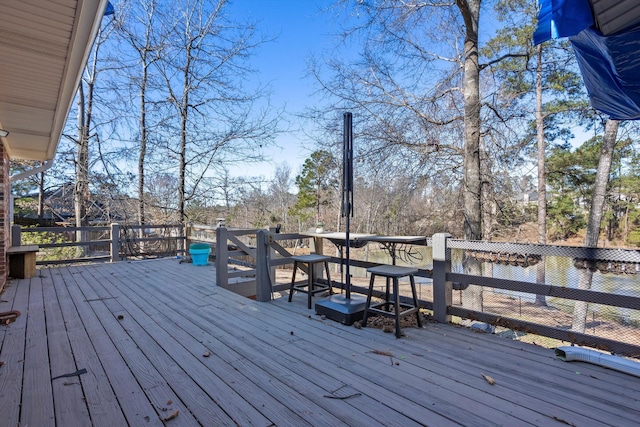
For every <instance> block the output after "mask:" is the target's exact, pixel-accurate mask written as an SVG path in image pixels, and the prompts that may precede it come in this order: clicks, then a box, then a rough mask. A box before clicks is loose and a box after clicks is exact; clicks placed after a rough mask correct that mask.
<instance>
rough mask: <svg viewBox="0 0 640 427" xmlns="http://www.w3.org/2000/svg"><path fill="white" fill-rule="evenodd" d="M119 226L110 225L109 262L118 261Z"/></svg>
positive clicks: (115, 224) (115, 223)
mask: <svg viewBox="0 0 640 427" xmlns="http://www.w3.org/2000/svg"><path fill="white" fill-rule="evenodd" d="M120 260H121V258H120V224H118V223H117V222H114V223H112V224H111V262H118V261H120Z"/></svg>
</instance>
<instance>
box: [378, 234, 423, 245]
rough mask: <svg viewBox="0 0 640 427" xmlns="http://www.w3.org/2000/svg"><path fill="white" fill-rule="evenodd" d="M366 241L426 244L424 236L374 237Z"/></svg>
mask: <svg viewBox="0 0 640 427" xmlns="http://www.w3.org/2000/svg"><path fill="white" fill-rule="evenodd" d="M367 240H368V241H369V242H379V243H415V244H426V243H427V238H426V237H425V236H374V237H373V238H371V239H367Z"/></svg>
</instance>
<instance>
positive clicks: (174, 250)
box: [11, 223, 185, 265]
mask: <svg viewBox="0 0 640 427" xmlns="http://www.w3.org/2000/svg"><path fill="white" fill-rule="evenodd" d="M11 242H12V245H13V246H20V245H23V244H37V245H38V246H39V248H40V252H39V253H38V259H37V261H36V263H37V264H38V265H55V264H69V263H82V262H99V261H111V262H116V261H120V260H122V259H131V258H139V257H157V256H167V255H174V256H175V255H177V254H178V253H183V252H184V251H185V246H184V245H185V235H184V227H183V226H182V225H143V226H141V225H120V224H117V223H114V224H111V225H109V226H87V227H26V228H21V227H20V226H19V225H14V226H12V228H11Z"/></svg>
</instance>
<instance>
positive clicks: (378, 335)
mask: <svg viewBox="0 0 640 427" xmlns="http://www.w3.org/2000/svg"><path fill="white" fill-rule="evenodd" d="M38 273H39V274H38V276H36V277H35V278H33V279H25V280H14V281H12V282H11V283H9V284H8V286H7V289H6V290H5V291H4V293H3V294H2V295H1V296H0V311H7V310H19V311H20V312H21V313H22V314H21V316H19V317H18V319H17V321H16V322H14V323H11V324H9V325H7V326H0V338H1V339H2V341H1V348H0V362H4V363H3V364H0V414H2V418H3V421H2V425H6V426H17V425H21V426H26V425H28V426H45V425H57V426H85V425H87V426H88V425H96V426H98V425H109V426H121V425H131V426H146V425H173V426H182V425H204V426H222V425H242V426H246V425H261V426H271V425H277V426H302V425H312V426H324V425H326V426H338V425H350V426H363V425H367V426H373V425H385V426H394V425H397V426H411V425H432V426H447V425H468V426H488V425H508V426H515V425H558V426H563V425H564V426H566V425H575V426H590V425H612V426H626V425H629V426H631V425H637V420H638V419H640V381H638V379H637V378H635V377H632V376H629V375H626V374H622V373H619V372H615V371H611V370H608V369H605V368H601V367H598V366H592V365H588V364H584V363H577V362H572V363H566V362H562V361H560V360H558V359H557V358H555V356H554V353H553V351H552V350H549V349H545V348H541V347H537V346H535V345H530V344H525V343H520V342H518V341H512V340H507V339H504V338H500V337H498V336H495V335H485V334H480V333H474V332H472V331H470V330H467V329H464V328H459V327H455V326H451V325H445V324H434V323H431V324H427V325H426V327H425V328H422V329H415V328H406V329H405V330H404V331H405V333H406V337H404V338H402V339H396V338H395V337H394V335H393V334H385V333H383V332H382V331H381V330H380V329H374V328H365V329H356V328H354V327H348V326H344V325H341V324H338V323H336V322H332V321H330V320H322V319H321V318H320V317H318V316H316V315H315V314H314V313H313V311H312V310H307V309H306V299H305V297H304V296H303V295H300V296H294V301H293V302H292V303H287V302H286V298H277V299H275V300H274V301H272V302H267V303H264V302H262V303H261V302H256V301H252V300H249V299H246V298H243V297H241V296H238V295H236V294H234V293H231V292H229V291H227V290H224V289H221V288H218V287H216V286H215V284H214V282H215V272H214V269H213V266H212V265H211V264H210V265H208V266H204V267H195V266H193V265H191V264H180V263H179V262H178V261H177V260H175V259H164V260H155V261H140V262H120V263H113V264H99V265H84V266H73V267H64V268H51V269H41V270H39V271H38ZM285 296H286V295H285ZM83 369H86V373H82V370H83ZM73 373H75V374H76V375H72V376H66V377H60V378H57V379H53V380H52V378H55V377H58V376H60V375H64V374H73ZM483 375H485V376H489V377H491V378H493V379H494V380H495V384H493V385H491V384H489V382H487V381H486V379H485V378H483Z"/></svg>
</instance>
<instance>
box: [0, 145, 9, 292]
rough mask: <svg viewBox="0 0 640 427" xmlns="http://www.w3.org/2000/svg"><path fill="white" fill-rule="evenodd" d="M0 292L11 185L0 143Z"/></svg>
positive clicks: (3, 280)
mask: <svg viewBox="0 0 640 427" xmlns="http://www.w3.org/2000/svg"><path fill="white" fill-rule="evenodd" d="M0 168H1V169H2V170H1V171H0V291H1V290H2V289H4V285H5V284H6V283H7V273H8V272H9V267H8V265H7V256H6V250H7V248H8V247H9V235H10V229H9V227H10V226H11V219H10V218H9V203H10V201H11V183H10V182H9V158H8V157H7V153H6V151H5V149H4V144H3V143H1V142H0Z"/></svg>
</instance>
